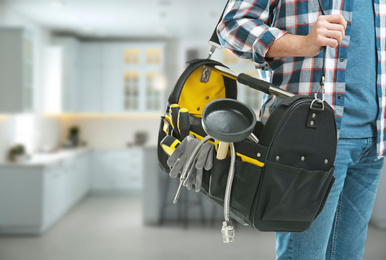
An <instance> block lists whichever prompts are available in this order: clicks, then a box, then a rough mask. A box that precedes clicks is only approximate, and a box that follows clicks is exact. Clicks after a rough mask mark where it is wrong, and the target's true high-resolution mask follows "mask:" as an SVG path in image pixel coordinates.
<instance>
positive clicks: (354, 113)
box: [218, 0, 386, 260]
mask: <svg viewBox="0 0 386 260" xmlns="http://www.w3.org/2000/svg"><path fill="white" fill-rule="evenodd" d="M321 1H322V2H321V3H319V2H318V0H308V1H307V0H244V1H243V0H230V2H229V4H228V6H227V9H226V11H225V13H224V17H223V20H222V22H221V23H220V24H219V26H218V33H219V38H220V41H221V43H222V45H224V46H225V47H226V48H228V49H229V50H231V51H232V52H233V53H235V54H236V55H238V56H240V57H241V58H246V59H252V60H253V61H254V63H255V64H256V66H257V67H259V68H262V69H265V70H269V71H272V72H273V77H272V82H273V84H275V85H276V86H279V87H281V88H284V89H287V90H289V91H292V92H294V93H296V94H306V95H313V94H314V93H318V92H319V91H320V84H319V82H320V79H321V73H322V64H323V47H326V53H325V55H326V67H325V90H326V92H325V97H326V101H327V102H328V103H329V104H330V105H331V106H332V107H333V108H334V111H335V114H336V121H337V127H338V136H339V140H338V148H337V155H336V160H335V172H334V177H335V178H336V181H335V183H334V186H333V188H332V190H331V192H330V195H329V198H328V200H327V202H326V205H325V207H324V209H323V211H322V213H321V214H320V215H319V216H318V218H317V219H316V220H315V222H314V223H313V224H312V225H311V227H310V228H309V229H308V230H307V231H306V232H304V233H276V254H277V259H294V260H301V259H305V260H313V259H315V260H321V259H337V260H342V259H349V260H355V259H362V257H363V253H364V245H365V241H366V235H367V226H368V222H369V220H370V217H371V212H372V208H373V204H374V199H375V194H376V190H377V187H378V182H379V176H380V172H381V169H382V167H383V158H382V157H383V156H384V155H385V105H386V104H385V103H386V94H385V87H386V41H385V37H386V28H385V27H386V20H385V19H386V1H385V0H373V1H371V0H321ZM321 6H322V8H321ZM323 10H324V11H325V14H326V15H321V12H323ZM275 104H276V97H274V96H268V97H266V98H265V100H264V103H263V106H262V110H261V116H262V118H263V120H264V118H267V116H269V113H270V111H271V110H272V108H274V107H275Z"/></svg>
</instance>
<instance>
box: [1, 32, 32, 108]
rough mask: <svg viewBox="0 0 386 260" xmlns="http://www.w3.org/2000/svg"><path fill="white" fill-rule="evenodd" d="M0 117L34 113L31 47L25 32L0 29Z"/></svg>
mask: <svg viewBox="0 0 386 260" xmlns="http://www.w3.org/2000/svg"><path fill="white" fill-rule="evenodd" d="M0 79H1V83H0V84H1V85H0V113H20V112H30V111H32V110H33V109H34V102H33V100H34V44H33V35H32V34H31V33H30V32H28V31H27V30H26V29H23V28H17V27H0Z"/></svg>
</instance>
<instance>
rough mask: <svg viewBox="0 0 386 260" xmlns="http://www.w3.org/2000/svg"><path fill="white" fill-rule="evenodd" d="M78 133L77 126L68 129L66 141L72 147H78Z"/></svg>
mask: <svg viewBox="0 0 386 260" xmlns="http://www.w3.org/2000/svg"><path fill="white" fill-rule="evenodd" d="M79 133H80V129H79V127H78V126H72V127H70V129H69V132H68V139H69V140H70V142H71V143H72V145H73V146H78V145H79Z"/></svg>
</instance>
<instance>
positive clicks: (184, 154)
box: [166, 135, 200, 178]
mask: <svg viewBox="0 0 386 260" xmlns="http://www.w3.org/2000/svg"><path fill="white" fill-rule="evenodd" d="M199 142H200V141H199V140H197V139H196V138H195V137H194V136H193V135H188V136H187V137H185V138H184V140H182V142H181V144H180V145H179V146H178V147H177V148H176V150H175V151H174V152H173V153H172V154H171V155H170V157H169V159H168V160H167V162H166V163H167V164H168V166H169V167H170V168H171V170H170V173H169V176H170V177H171V178H177V177H178V176H179V175H180V174H181V173H182V171H183V169H184V166H185V164H186V163H187V162H188V160H189V157H190V155H191V154H192V153H193V150H194V148H196V146H197V145H198V144H199Z"/></svg>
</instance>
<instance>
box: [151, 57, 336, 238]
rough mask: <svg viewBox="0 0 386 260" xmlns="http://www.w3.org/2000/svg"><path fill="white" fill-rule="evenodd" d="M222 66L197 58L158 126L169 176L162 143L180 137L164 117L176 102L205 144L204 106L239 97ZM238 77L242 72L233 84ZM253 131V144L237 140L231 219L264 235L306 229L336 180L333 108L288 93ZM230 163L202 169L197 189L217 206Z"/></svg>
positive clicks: (161, 157)
mask: <svg viewBox="0 0 386 260" xmlns="http://www.w3.org/2000/svg"><path fill="white" fill-rule="evenodd" d="M203 66H206V67H209V68H212V71H211V78H212V79H213V81H211V80H210V81H209V82H208V83H202V82H200V76H201V73H202V70H203ZM221 66H222V67H224V66H223V65H221V64H220V63H218V62H216V61H212V60H206V59H205V60H196V61H194V62H192V63H190V65H189V66H188V68H187V69H186V70H185V72H184V73H183V74H182V75H181V77H180V79H179V80H178V81H177V84H176V85H175V87H174V89H173V91H172V93H171V95H170V97H169V104H168V105H167V109H166V113H165V115H164V116H162V118H161V124H160V128H159V138H158V141H159V145H158V159H159V163H160V166H161V168H162V169H163V170H164V171H165V172H166V173H169V171H170V169H169V167H168V166H167V163H166V161H167V159H168V157H169V155H168V154H167V153H166V152H165V151H164V149H163V148H162V147H161V142H162V140H164V138H165V137H166V136H167V135H170V136H173V135H174V137H175V138H178V136H177V135H175V134H174V133H176V131H175V129H172V126H171V125H172V124H171V122H170V119H168V118H170V117H169V115H168V113H169V112H168V111H169V109H170V105H171V104H178V105H179V106H180V107H187V108H189V111H192V113H190V115H189V116H190V129H189V130H190V132H189V133H190V134H193V135H194V136H196V137H197V138H198V139H202V138H203V137H204V136H206V133H205V131H204V130H203V127H202V122H201V111H202V109H203V107H202V106H205V104H206V103H209V102H210V101H211V100H213V99H216V98H236V81H235V79H232V78H229V77H228V75H225V74H224V73H221V72H219V71H218V69H219V68H220V67H221ZM243 76H245V75H243ZM240 78H242V77H240V75H239V77H238V79H237V80H238V81H240ZM241 81H243V82H245V80H241ZM253 84H255V85H254V86H255V87H256V88H260V87H261V86H256V84H257V85H258V84H262V85H263V86H266V85H267V83H266V82H264V81H261V80H257V79H254V80H253V82H252V83H250V85H253ZM196 87H197V89H201V90H200V91H201V93H200V92H197V89H196ZM185 88H186V89H185ZM208 88H223V90H221V89H218V90H215V91H213V93H221V94H220V95H219V96H210V97H209V98H208V92H209V91H208ZM189 89H194V90H189ZM192 93H194V96H192V95H193V94H192ZM183 95H187V96H186V97H184V96H183ZM186 102H187V103H186ZM254 134H255V135H256V136H257V137H258V139H259V142H258V143H255V142H253V141H250V140H249V139H245V140H243V141H241V142H238V143H235V149H236V154H237V159H236V172H235V178H234V181H233V186H232V192H231V194H232V195H231V205H230V208H231V216H232V217H233V218H234V219H235V220H237V221H238V222H240V223H242V224H247V225H250V226H252V227H254V228H256V229H258V230H262V231H291V232H302V231H305V230H306V229H307V228H308V227H309V226H310V225H311V223H312V222H313V221H314V220H315V218H316V217H317V216H318V214H319V213H320V212H321V210H322V209H323V206H324V203H325V201H326V199H327V196H328V194H329V191H330V189H331V186H332V184H333V182H334V178H333V176H332V175H333V170H334V167H333V163H334V159H335V153H336V143H337V136H336V123H335V116H334V112H333V110H332V108H331V107H330V106H329V105H328V104H327V103H326V102H323V103H322V102H321V101H320V100H318V101H316V99H315V98H313V97H308V96H292V97H289V98H286V99H284V100H283V101H282V102H281V103H280V104H279V105H278V106H277V107H276V108H275V109H274V111H273V113H272V114H271V116H270V117H269V119H268V120H267V122H266V124H265V125H263V124H262V123H261V122H257V124H256V127H255V130H254ZM180 141H182V140H180ZM229 165H230V158H229V157H228V158H226V159H225V160H217V159H216V158H214V165H213V167H212V169H211V170H210V171H205V172H204V177H203V184H202V188H201V191H200V193H201V194H202V195H204V196H205V197H207V198H208V199H209V200H211V201H212V202H214V203H215V204H217V205H219V206H221V207H222V206H223V202H224V195H225V188H226V182H227V177H228V170H229Z"/></svg>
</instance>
